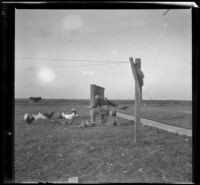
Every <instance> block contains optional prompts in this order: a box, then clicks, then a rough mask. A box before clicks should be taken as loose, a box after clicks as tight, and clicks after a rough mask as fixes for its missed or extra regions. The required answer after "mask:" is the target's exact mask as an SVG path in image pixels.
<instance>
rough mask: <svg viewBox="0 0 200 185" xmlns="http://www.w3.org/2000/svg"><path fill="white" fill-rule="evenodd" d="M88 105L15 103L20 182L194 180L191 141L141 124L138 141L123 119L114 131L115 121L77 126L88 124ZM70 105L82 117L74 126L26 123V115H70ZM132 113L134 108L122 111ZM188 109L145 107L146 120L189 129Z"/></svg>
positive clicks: (45, 122)
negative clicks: (71, 179)
mask: <svg viewBox="0 0 200 185" xmlns="http://www.w3.org/2000/svg"><path fill="white" fill-rule="evenodd" d="M87 106H88V102H84V101H65V102H64V101H51V100H49V101H45V102H43V103H34V104H29V103H28V101H16V104H15V145H14V147H15V153H14V157H15V181H16V182H68V178H71V177H78V180H79V182H80V183H105V182H107V183H109V182H110V183H114V182H118V183H119V182H123V183H126V182H146V183H151V182H158V183H160V182H161V183H165V182H191V181H192V139H191V138H190V137H186V136H179V135H176V134H173V133H168V132H165V131H161V130H159V129H156V128H151V127H147V126H142V127H141V128H140V130H139V132H138V142H137V143H134V126H133V122H130V121H127V120H124V119H119V122H120V126H115V127H114V126H113V125H112V121H113V120H112V118H110V119H109V120H108V123H107V124H106V125H105V126H103V125H101V123H100V122H98V123H97V126H96V127H88V128H79V127H78V125H80V122H81V121H82V120H89V109H88V107H87ZM72 107H74V108H76V109H77V111H78V114H79V115H80V118H78V119H77V120H75V121H74V122H73V123H72V124H65V125H63V124H61V123H59V122H58V121H54V122H50V121H49V120H43V121H39V122H37V123H36V122H33V123H32V124H27V123H26V122H24V121H23V115H24V113H26V112H29V113H38V112H42V113H45V112H51V111H55V112H60V111H64V112H66V113H67V112H70V110H71V108H72ZM172 107H173V108H172ZM177 107H178V108H177ZM178 110H181V111H180V115H179V114H178ZM183 110H184V111H186V112H182V111H183ZM132 111H133V107H131V106H130V108H128V109H127V110H123V111H121V112H124V113H131V112H132ZM187 111H189V113H188V112H187ZM190 111H191V107H190V106H180V105H172V106H171V107H170V106H168V107H167V106H162V105H161V106H151V105H147V106H146V107H143V117H144V118H146V119H150V118H154V119H152V120H155V121H161V120H162V121H163V122H165V121H166V123H168V124H177V125H180V126H182V127H186V128H191V126H192V122H191V117H190V116H191V113H190ZM181 115H184V116H181ZM188 115H190V116H189V117H187V116H188ZM189 118H190V119H189Z"/></svg>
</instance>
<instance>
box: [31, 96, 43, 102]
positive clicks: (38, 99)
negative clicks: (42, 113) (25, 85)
mask: <svg viewBox="0 0 200 185" xmlns="http://www.w3.org/2000/svg"><path fill="white" fill-rule="evenodd" d="M29 100H30V101H31V102H39V101H40V100H42V97H30V98H29Z"/></svg>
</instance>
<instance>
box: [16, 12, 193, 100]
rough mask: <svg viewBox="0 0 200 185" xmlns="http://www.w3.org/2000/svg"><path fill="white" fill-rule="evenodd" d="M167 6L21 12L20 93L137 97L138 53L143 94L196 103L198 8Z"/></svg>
mask: <svg viewBox="0 0 200 185" xmlns="http://www.w3.org/2000/svg"><path fill="white" fill-rule="evenodd" d="M166 11H167V10H165V9H155V10H150V9H149V10H147V9H146V10H142V9H138V10H137V9H135V10H134V9H130V10H128V9H126V10H123V9H121V10H120V9H119V10H118V9H114V10H103V9H102V10H100V9H98V10H92V9H88V10H72V9H70V10H60V9H59V10H39V9H38V10H34V9H30V10H28V9H27V10H25V9H16V12H15V98H29V97H30V96H41V97H43V98H55V99H63V98H64V99H89V98H90V85H91V84H96V85H99V86H102V87H104V88H105V96H106V97H107V98H109V99H130V100H131V99H134V97H135V82H134V78H133V74H132V70H131V66H130V62H129V57H133V59H135V58H141V63H142V71H143V73H144V76H145V78H144V86H143V99H157V100H158V99H159V100H167V99H170V100H192V31H191V9H182V10H181V9H171V10H169V11H168V12H167V13H166V14H164V13H165V12H166ZM163 14H164V15H163Z"/></svg>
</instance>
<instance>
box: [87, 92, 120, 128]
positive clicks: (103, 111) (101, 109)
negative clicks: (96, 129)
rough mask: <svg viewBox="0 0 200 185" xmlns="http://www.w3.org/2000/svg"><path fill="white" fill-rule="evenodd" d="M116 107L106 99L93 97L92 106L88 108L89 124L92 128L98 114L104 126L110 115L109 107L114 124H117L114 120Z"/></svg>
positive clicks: (97, 96) (98, 96)
mask: <svg viewBox="0 0 200 185" xmlns="http://www.w3.org/2000/svg"><path fill="white" fill-rule="evenodd" d="M117 106H118V105H116V104H115V103H113V102H111V101H109V100H108V99H107V98H104V97H102V96H100V95H99V94H97V95H95V102H94V105H92V106H91V107H90V118H91V124H92V125H93V126H94V125H95V121H96V115H97V114H99V115H100V116H101V122H102V124H103V125H104V124H105V123H106V122H107V120H108V116H109V113H110V107H112V115H113V117H115V122H117V118H116V107H117Z"/></svg>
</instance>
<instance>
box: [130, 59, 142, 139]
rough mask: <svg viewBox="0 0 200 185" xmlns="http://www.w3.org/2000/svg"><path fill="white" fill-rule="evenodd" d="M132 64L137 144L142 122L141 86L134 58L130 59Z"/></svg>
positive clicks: (135, 137)
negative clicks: (139, 127) (138, 130)
mask: <svg viewBox="0 0 200 185" xmlns="http://www.w3.org/2000/svg"><path fill="white" fill-rule="evenodd" d="M129 60H130V64H131V69H132V73H133V77H134V79H135V119H136V120H135V134H134V140H135V142H137V127H138V125H139V124H140V120H141V115H140V114H141V110H140V101H141V100H140V84H139V81H138V76H137V71H136V66H135V63H134V61H133V58H132V57H130V58H129Z"/></svg>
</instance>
